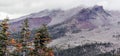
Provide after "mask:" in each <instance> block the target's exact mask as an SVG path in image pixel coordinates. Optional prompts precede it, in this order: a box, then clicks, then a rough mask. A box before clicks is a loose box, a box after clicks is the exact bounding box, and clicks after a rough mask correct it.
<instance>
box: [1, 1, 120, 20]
mask: <svg viewBox="0 0 120 56" xmlns="http://www.w3.org/2000/svg"><path fill="white" fill-rule="evenodd" d="M94 5H102V6H104V8H105V9H108V10H120V0H0V19H3V18H5V17H6V16H7V17H9V18H10V19H15V18H18V17H21V16H24V15H28V14H30V13H35V12H39V11H41V10H44V9H58V8H59V9H64V10H66V9H70V8H74V7H77V6H94Z"/></svg>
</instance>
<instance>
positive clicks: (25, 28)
mask: <svg viewBox="0 0 120 56" xmlns="http://www.w3.org/2000/svg"><path fill="white" fill-rule="evenodd" d="M29 37H30V30H29V24H28V19H25V20H24V22H23V23H22V29H21V41H20V43H22V52H23V53H25V54H24V55H27V43H28V40H29Z"/></svg>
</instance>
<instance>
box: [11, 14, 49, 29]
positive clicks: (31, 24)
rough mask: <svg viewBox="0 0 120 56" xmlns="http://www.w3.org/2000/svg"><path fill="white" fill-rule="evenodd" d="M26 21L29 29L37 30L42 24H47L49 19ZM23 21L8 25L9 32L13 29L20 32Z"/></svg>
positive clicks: (38, 18)
mask: <svg viewBox="0 0 120 56" xmlns="http://www.w3.org/2000/svg"><path fill="white" fill-rule="evenodd" d="M28 20H29V28H30V29H34V28H39V27H40V26H41V25H42V24H48V23H50V22H51V18H50V17H49V16H44V17H36V18H28ZM23 21H24V19H23V20H19V21H16V22H12V23H11V24H10V30H14V29H17V30H20V27H21V26H22V23H23Z"/></svg>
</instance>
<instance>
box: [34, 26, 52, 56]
mask: <svg viewBox="0 0 120 56" xmlns="http://www.w3.org/2000/svg"><path fill="white" fill-rule="evenodd" d="M50 40H51V39H50V36H49V33H48V29H47V27H46V25H43V27H42V28H40V29H38V30H37V33H36V37H35V41H34V43H35V52H36V53H35V54H36V55H41V56H47V55H49V54H48V52H49V51H52V49H50V48H47V47H46V45H47V44H48V43H49V42H50Z"/></svg>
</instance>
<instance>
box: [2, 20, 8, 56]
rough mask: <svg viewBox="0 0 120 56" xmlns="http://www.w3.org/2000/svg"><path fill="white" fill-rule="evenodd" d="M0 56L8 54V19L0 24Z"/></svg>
mask: <svg viewBox="0 0 120 56" xmlns="http://www.w3.org/2000/svg"><path fill="white" fill-rule="evenodd" d="M0 27H1V28H0V56H4V55H5V56H6V54H7V53H8V51H7V46H8V37H9V32H8V31H7V30H8V18H6V19H4V20H3V21H2V22H1V24H0Z"/></svg>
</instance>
